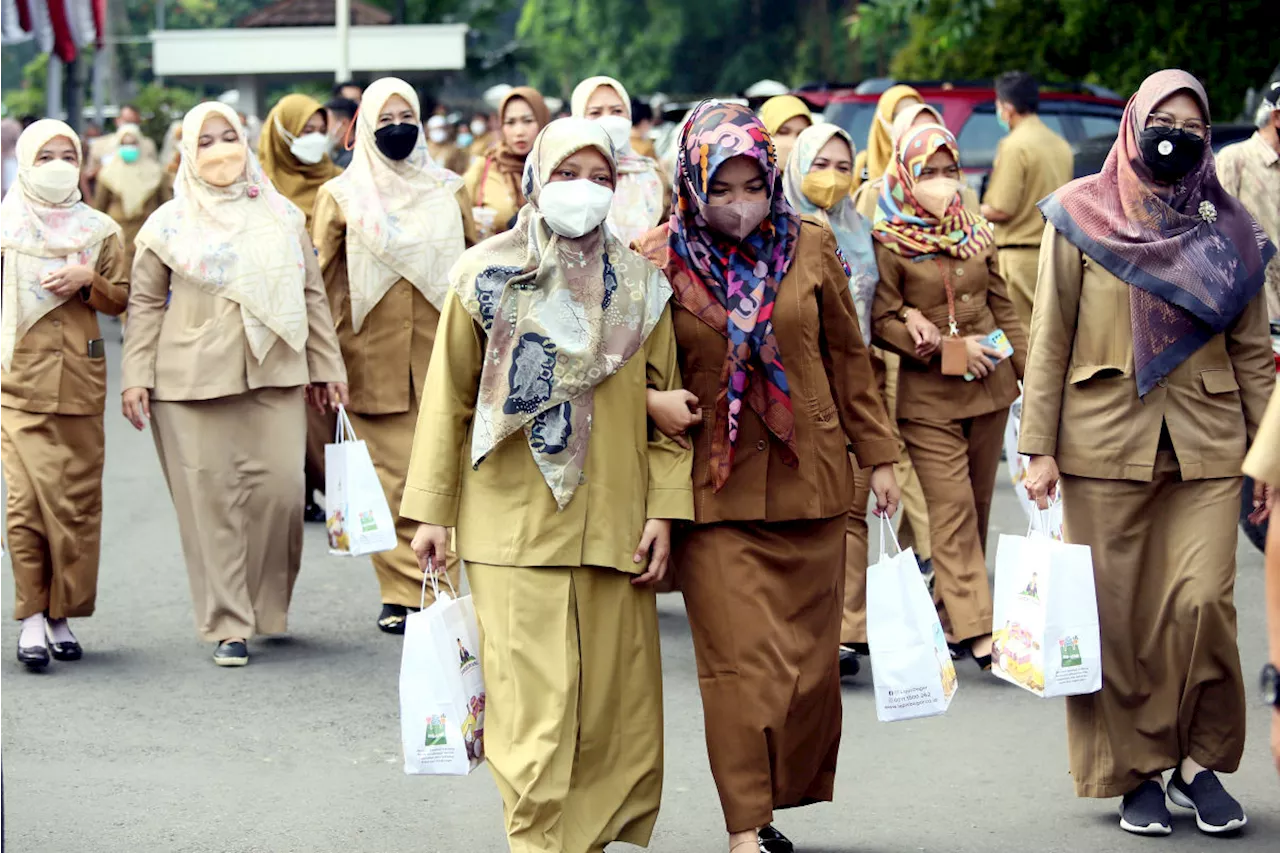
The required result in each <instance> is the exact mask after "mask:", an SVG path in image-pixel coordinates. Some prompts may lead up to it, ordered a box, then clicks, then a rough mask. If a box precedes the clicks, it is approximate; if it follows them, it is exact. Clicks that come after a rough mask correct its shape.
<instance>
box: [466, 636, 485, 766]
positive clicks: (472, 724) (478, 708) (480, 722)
mask: <svg viewBox="0 0 1280 853" xmlns="http://www.w3.org/2000/svg"><path fill="white" fill-rule="evenodd" d="M473 660H474V658H473ZM462 742H463V745H465V746H466V748H467V758H469V759H471V760H472V761H479V760H480V759H482V758H484V694H483V693H481V694H480V695H479V696H472V697H471V701H470V702H468V703H467V718H466V719H465V720H463V722H462Z"/></svg>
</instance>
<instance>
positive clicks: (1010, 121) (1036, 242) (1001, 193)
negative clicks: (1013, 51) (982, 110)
mask: <svg viewBox="0 0 1280 853" xmlns="http://www.w3.org/2000/svg"><path fill="white" fill-rule="evenodd" d="M1039 107H1040V87H1039V85H1038V84H1037V83H1036V81H1035V78H1034V77H1032V76H1031V75H1030V74H1027V73H1026V72H1023V71H1008V72H1005V73H1004V74H1001V75H1000V76H999V77H997V78H996V118H997V119H998V120H999V122H1000V124H1001V125H1003V126H1004V127H1006V128H1008V130H1009V135H1008V136H1006V137H1005V138H1004V139H1002V140H1000V145H999V146H998V147H997V148H996V159H995V164H994V165H993V166H992V167H991V178H990V181H989V183H988V185H987V195H986V198H984V199H983V200H982V215H983V216H985V217H986V218H987V219H988V220H990V221H991V222H992V223H993V224H994V225H995V226H996V229H995V230H996V246H997V247H998V248H999V250H1000V254H999V262H1000V275H1001V277H1003V278H1004V280H1005V281H1006V282H1008V284H1009V296H1010V297H1012V299H1013V305H1014V307H1015V308H1016V309H1017V311H1018V319H1019V320H1020V321H1021V322H1022V328H1023V330H1030V328H1031V304H1032V302H1033V300H1034V297H1035V292H1036V267H1037V265H1038V262H1039V257H1040V237H1041V233H1042V232H1043V231H1044V218H1043V217H1041V215H1040V211H1039V209H1037V208H1036V202H1038V201H1040V199H1042V198H1044V197H1045V196H1047V195H1048V194H1049V193H1051V192H1053V191H1054V190H1056V189H1058V187H1060V186H1062V185H1063V184H1065V183H1067V181H1069V180H1071V173H1072V165H1073V164H1072V160H1073V157H1072V154H1071V146H1070V145H1068V144H1067V141H1066V140H1065V139H1063V138H1062V137H1061V136H1059V135H1058V134H1056V133H1054V132H1053V131H1052V130H1050V129H1049V128H1048V127H1046V126H1045V124H1044V122H1042V121H1040V117H1039V116H1038V115H1036V110H1037V109H1039Z"/></svg>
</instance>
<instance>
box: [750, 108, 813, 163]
mask: <svg viewBox="0 0 1280 853" xmlns="http://www.w3.org/2000/svg"><path fill="white" fill-rule="evenodd" d="M760 121H762V122H764V126H765V129H766V130H768V131H769V135H770V136H772V137H773V144H774V148H775V150H776V152H777V158H778V168H779V169H785V168H786V167H787V160H788V158H790V156H791V150H792V149H793V148H794V147H795V144H796V137H798V136H799V135H800V134H801V132H803V131H804V129H805V128H806V127H809V126H810V125H812V124H813V113H811V112H809V105H808V104H806V103H805V102H804V101H802V100H800V99H799V98H797V97H796V96H795V95H776V96H774V97H772V98H770V99H769V100H767V101H765V102H764V103H763V104H761V105H760Z"/></svg>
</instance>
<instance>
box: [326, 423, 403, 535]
mask: <svg viewBox="0 0 1280 853" xmlns="http://www.w3.org/2000/svg"><path fill="white" fill-rule="evenodd" d="M337 420H338V429H337V432H336V434H335V435H334V441H333V444H326V445H325V446H324V503H325V519H324V526H325V529H326V530H327V531H328V533H329V553H330V554H337V555H340V556H349V557H359V556H362V555H364V554H375V553H377V552H379V551H390V550H391V549H392V548H394V547H396V522H395V518H394V516H392V515H391V507H389V506H388V505H387V496H386V494H385V493H384V492H383V491H382V482H381V481H380V480H379V479H378V472H377V471H376V470H375V469H374V467H373V460H372V459H371V458H370V457H369V448H368V446H366V445H365V443H364V442H363V441H360V440H358V439H357V438H356V433H355V430H354V429H353V428H352V426H351V419H350V418H348V417H347V410H346V408H344V407H343V406H339V407H338V419H337Z"/></svg>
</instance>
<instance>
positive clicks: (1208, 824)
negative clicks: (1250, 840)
mask: <svg viewBox="0 0 1280 853" xmlns="http://www.w3.org/2000/svg"><path fill="white" fill-rule="evenodd" d="M1169 801H1170V802H1171V803H1173V804H1174V805H1175V806H1182V808H1184V809H1193V810H1195V813H1196V826H1198V827H1200V831H1201V832H1207V833H1209V834H1210V835H1222V834H1224V833H1228V832H1238V831H1239V830H1241V829H1243V828H1244V825H1245V824H1246V823H1248V822H1249V818H1248V817H1246V816H1245V813H1244V808H1243V807H1242V806H1241V805H1240V803H1239V802H1238V801H1237V800H1236V798H1235V797H1233V796H1231V795H1230V794H1228V793H1227V789H1226V788H1224V787H1222V783H1221V782H1219V781H1218V776H1217V774H1216V773H1214V772H1213V771H1212V770H1201V771H1200V772H1199V773H1197V774H1196V778H1194V779H1192V780H1191V781H1190V782H1189V783H1188V782H1184V781H1183V780H1182V771H1181V770H1175V771H1173V777H1172V778H1171V779H1170V780H1169Z"/></svg>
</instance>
